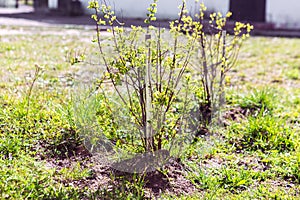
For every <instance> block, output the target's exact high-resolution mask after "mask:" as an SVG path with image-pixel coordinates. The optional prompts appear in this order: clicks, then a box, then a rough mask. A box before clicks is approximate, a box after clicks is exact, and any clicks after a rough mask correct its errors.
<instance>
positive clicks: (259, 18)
mask: <svg viewBox="0 0 300 200" xmlns="http://www.w3.org/2000/svg"><path fill="white" fill-rule="evenodd" d="M230 11H231V12H232V19H233V20H237V21H252V22H265V20H266V0H230Z"/></svg>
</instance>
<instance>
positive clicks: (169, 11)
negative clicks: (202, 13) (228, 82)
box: [0, 0, 300, 29]
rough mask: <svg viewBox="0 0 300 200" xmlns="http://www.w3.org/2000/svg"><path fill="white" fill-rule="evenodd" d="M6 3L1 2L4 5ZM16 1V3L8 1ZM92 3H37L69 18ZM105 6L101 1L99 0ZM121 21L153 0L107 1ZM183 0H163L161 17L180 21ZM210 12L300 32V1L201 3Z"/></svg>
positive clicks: (141, 13)
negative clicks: (227, 14) (229, 12)
mask: <svg viewBox="0 0 300 200" xmlns="http://www.w3.org/2000/svg"><path fill="white" fill-rule="evenodd" d="M1 1H3V0H0V2H1ZM7 1H12V2H13V0H7ZM89 1H90V0H34V6H35V10H36V11H37V12H39V11H40V12H47V11H49V10H52V11H58V13H62V14H68V15H80V14H84V13H85V14H91V13H92V11H91V10H88V9H87V6H88V2H89ZM99 2H101V0H99ZM107 2H109V3H110V5H111V6H112V8H113V9H114V10H115V11H116V14H117V15H118V16H119V17H123V18H145V16H146V12H147V8H148V7H149V4H150V3H151V2H152V1H151V0H107ZM181 2H182V0H159V3H158V13H157V17H158V18H161V19H174V18H176V17H178V15H177V14H178V12H179V9H178V6H179V5H180V4H181ZM200 2H204V4H205V5H206V6H207V8H208V11H210V12H213V11H219V12H221V13H222V14H226V13H227V12H228V11H231V12H233V16H232V20H238V21H249V22H262V23H270V24H273V25H274V27H276V28H292V29H295V28H296V29H300V12H299V10H300V1H299V0H289V1H283V0H200ZM197 5H198V4H196V3H195V0H187V8H188V9H189V10H190V11H191V14H193V13H195V12H196V11H197V10H198V9H199V7H198V6H197Z"/></svg>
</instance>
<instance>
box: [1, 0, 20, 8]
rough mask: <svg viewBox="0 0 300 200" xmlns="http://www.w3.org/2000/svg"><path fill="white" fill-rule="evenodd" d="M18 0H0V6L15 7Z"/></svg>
mask: <svg viewBox="0 0 300 200" xmlns="http://www.w3.org/2000/svg"><path fill="white" fill-rule="evenodd" d="M15 5H16V0H0V6H3V7H15Z"/></svg>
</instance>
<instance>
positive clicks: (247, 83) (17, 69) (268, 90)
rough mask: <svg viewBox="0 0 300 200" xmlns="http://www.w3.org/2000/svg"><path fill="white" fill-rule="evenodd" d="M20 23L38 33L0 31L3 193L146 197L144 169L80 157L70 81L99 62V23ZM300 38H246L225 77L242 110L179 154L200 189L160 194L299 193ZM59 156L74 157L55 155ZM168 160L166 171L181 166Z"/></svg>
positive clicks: (233, 104) (231, 104)
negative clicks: (116, 167) (111, 166)
mask: <svg viewBox="0 0 300 200" xmlns="http://www.w3.org/2000/svg"><path fill="white" fill-rule="evenodd" d="M1 28H2V29H7V30H8V29H14V30H17V31H20V29H21V28H20V27H1ZM22 29H23V30H24V31H25V32H26V31H30V32H34V33H33V34H26V35H25V34H22V33H20V34H12V35H5V36H1V37H0V39H1V43H0V56H1V59H0V66H1V67H2V70H1V73H0V91H1V93H0V199H82V198H87V199H97V198H102V199H111V198H115V199H116V198H117V199H143V198H145V197H149V188H147V184H146V181H145V180H144V179H143V177H140V176H139V175H132V176H130V177H129V178H128V177H126V176H117V175H115V174H113V172H107V171H104V172H99V171H98V172H97V170H96V172H95V169H97V168H94V165H95V163H93V162H92V161H89V162H90V164H85V162H84V161H82V160H80V159H79V160H78V159H77V160H76V157H77V156H78V154H77V151H78V150H77V147H78V146H80V145H81V144H82V138H80V136H79V134H78V131H79V129H78V128H79V127H77V125H78V124H76V123H75V122H74V119H75V117H74V112H73V111H72V108H73V105H72V103H74V102H72V99H73V98H74V96H72V95H71V91H72V89H73V88H72V86H73V85H74V84H75V85H76V84H77V82H76V80H78V79H79V80H81V79H83V80H84V79H85V76H84V73H86V72H88V73H87V77H90V76H89V73H92V72H93V70H95V68H96V67H97V65H94V64H97V62H96V61H97V60H96V59H95V57H96V56H97V55H95V54H94V53H95V51H94V50H95V47H94V46H93V44H92V43H91V40H92V38H93V36H94V32H93V31H91V30H83V29H76V30H75V29H74V30H73V29H68V28H54V27H52V28H50V27H49V28H45V27H43V28H35V29H33V28H30V27H23V28H22ZM63 32H65V33H66V34H62V33H63ZM67 33H69V34H67ZM77 33H79V34H77ZM299 46H300V39H287V38H264V37H252V38H250V39H249V40H247V42H246V43H245V44H244V46H243V47H242V49H241V54H240V59H239V61H238V63H237V66H236V68H235V69H234V70H233V71H232V72H231V73H230V74H229V75H230V78H229V79H228V80H227V81H228V85H229V87H230V88H229V89H228V93H227V96H226V98H227V102H228V109H229V110H230V109H232V110H236V111H235V115H237V116H239V117H238V118H237V119H233V118H228V119H226V120H227V123H226V124H227V125H226V126H224V127H221V128H218V129H216V131H214V132H213V133H211V134H210V136H208V137H204V138H200V139H199V140H198V141H197V142H195V143H194V144H193V145H191V146H190V147H189V148H188V149H186V151H185V152H184V153H183V154H181V157H180V160H181V165H182V166H183V169H184V172H183V173H184V174H185V177H186V179H187V180H189V181H191V183H192V185H193V186H194V187H195V188H196V189H195V192H194V193H191V194H184V193H182V194H181V195H179V194H180V193H181V192H180V191H179V192H178V193H177V194H174V193H172V192H170V191H166V190H162V191H160V194H158V196H160V197H161V198H162V199H276V198H277V199H297V197H298V196H299V195H300V194H299V193H300V135H299V132H300V126H299V123H300V115H299V113H300V100H299V99H300V89H299V88H300V79H299V70H300V68H299V67H300V60H299V55H300V49H299ZM81 54H86V55H85V57H86V60H85V62H80V63H76V62H77V61H78V60H76V59H75V60H74V59H73V57H77V58H78V59H81V58H82V57H81ZM75 61H76V62H75ZM72 62H73V63H72ZM35 64H38V65H39V66H41V67H43V69H44V71H43V73H42V74H41V75H40V76H39V78H38V79H37V81H36V82H35V84H34V86H33V90H32V94H31V96H30V104H28V91H29V88H30V84H31V83H32V80H33V75H34V70H35ZM81 75H82V76H81ZM78 77H79V78H78ZM104 122H105V123H108V122H107V121H105V120H103V123H104ZM74 155H75V156H74ZM63 161H67V162H68V163H67V164H62V166H60V165H59V164H57V163H59V162H63ZM53 163H54V164H53ZM51 164H52V165H51ZM163 170H166V171H165V173H166V174H172V173H175V172H173V171H172V170H167V169H163ZM100 171H101V170H100ZM94 173H96V174H97V175H98V176H99V175H103V177H106V178H107V179H109V180H108V181H107V182H105V181H104V179H105V178H103V179H102V181H103V184H102V182H101V181H100V182H99V184H98V185H97V184H96V185H93V187H89V185H84V184H83V183H90V182H89V181H90V180H93V178H94ZM99 173H100V174H99ZM168 178H169V179H170V180H171V179H172V177H171V176H170V177H168ZM100 179H101V178H100ZM150 193H151V192H150ZM151 195H152V194H151ZM151 195H150V197H151ZM152 197H153V196H152Z"/></svg>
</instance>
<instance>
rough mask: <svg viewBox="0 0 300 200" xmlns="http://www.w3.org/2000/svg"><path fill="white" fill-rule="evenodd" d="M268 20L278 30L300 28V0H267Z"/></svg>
mask: <svg viewBox="0 0 300 200" xmlns="http://www.w3.org/2000/svg"><path fill="white" fill-rule="evenodd" d="M266 20H267V22H271V23H274V24H275V25H276V27H277V28H300V0H288V1H284V0H267V5H266Z"/></svg>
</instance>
